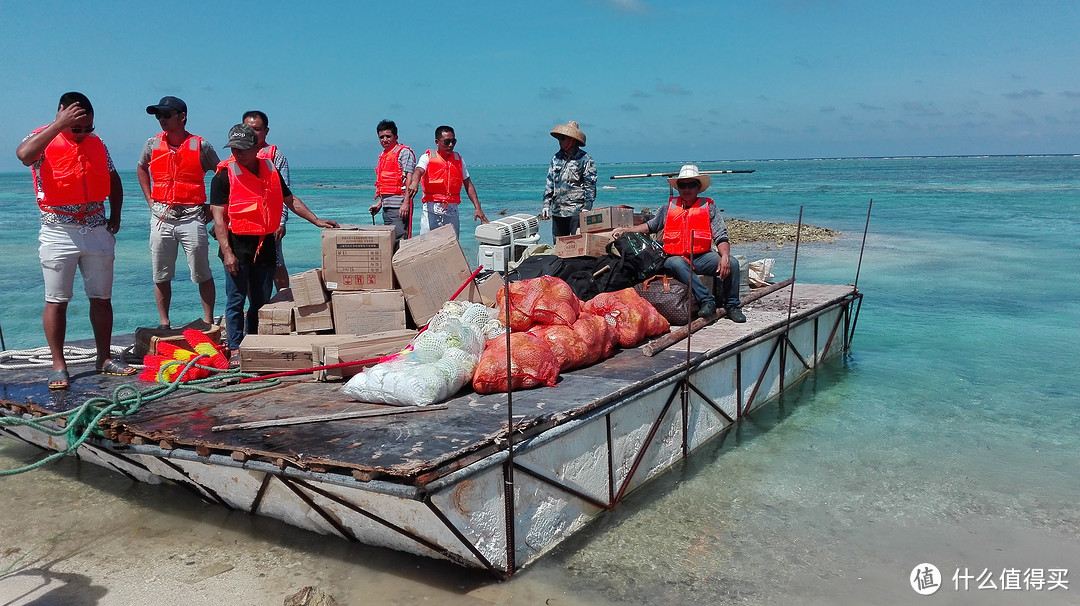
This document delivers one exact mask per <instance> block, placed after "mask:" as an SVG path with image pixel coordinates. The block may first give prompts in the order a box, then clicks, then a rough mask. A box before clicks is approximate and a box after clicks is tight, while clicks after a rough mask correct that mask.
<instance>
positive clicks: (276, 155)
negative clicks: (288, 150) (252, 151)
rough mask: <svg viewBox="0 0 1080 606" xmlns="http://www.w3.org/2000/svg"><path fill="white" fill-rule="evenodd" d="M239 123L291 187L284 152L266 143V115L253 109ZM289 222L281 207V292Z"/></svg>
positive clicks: (285, 274) (286, 275)
mask: <svg viewBox="0 0 1080 606" xmlns="http://www.w3.org/2000/svg"><path fill="white" fill-rule="evenodd" d="M241 122H243V123H244V124H247V125H248V126H250V127H251V130H253V131H255V134H256V135H258V137H259V143H258V148H259V157H260V158H266V159H267V160H270V161H271V162H273V163H274V166H275V167H276V168H277V169H278V172H279V173H281V178H282V179H284V180H285V185H288V186H289V187H292V181H291V180H290V179H289V159H288V158H286V157H285V152H283V151H281V148H279V147H278V146H276V145H270V144H269V143H267V142H266V134H267V133H269V132H270V118H268V117H266V114H265V113H263V112H261V111H259V110H257V109H253V110H250V111H246V112H244V116H243V118H242V119H241ZM288 222H289V209H288V207H285V206H282V207H281V226H280V227H278V230H277V232H276V234H275V235H276V236H277V241H278V248H277V268H276V269H275V270H274V287H275V288H277V289H278V291H281V289H283V288H288V287H289V269H288V268H287V267H285V254H284V247H283V246H282V245H281V239H282V238H284V237H285V224H286V223H288Z"/></svg>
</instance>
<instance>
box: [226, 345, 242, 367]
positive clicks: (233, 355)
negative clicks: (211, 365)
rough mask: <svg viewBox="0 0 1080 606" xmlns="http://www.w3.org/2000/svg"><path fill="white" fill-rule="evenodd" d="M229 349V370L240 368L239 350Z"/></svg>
mask: <svg viewBox="0 0 1080 606" xmlns="http://www.w3.org/2000/svg"><path fill="white" fill-rule="evenodd" d="M228 351H229V370H240V350H239V349H231V350H228Z"/></svg>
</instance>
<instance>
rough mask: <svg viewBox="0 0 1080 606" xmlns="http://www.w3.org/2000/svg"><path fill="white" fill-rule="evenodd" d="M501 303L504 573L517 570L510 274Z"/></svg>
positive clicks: (509, 573)
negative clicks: (503, 342) (503, 337)
mask: <svg viewBox="0 0 1080 606" xmlns="http://www.w3.org/2000/svg"><path fill="white" fill-rule="evenodd" d="M503 301H505V302H506V467H505V468H504V471H503V491H504V492H503V505H504V511H503V516H504V517H505V518H506V573H507V574H508V575H513V574H514V569H516V568H517V565H516V558H517V546H516V543H517V540H516V539H515V537H514V527H515V517H516V512H515V510H516V507H515V505H514V395H513V394H514V389H513V380H514V379H513V377H512V376H511V373H510V368H511V366H510V303H511V301H510V274H509V272H507V273H504V274H503Z"/></svg>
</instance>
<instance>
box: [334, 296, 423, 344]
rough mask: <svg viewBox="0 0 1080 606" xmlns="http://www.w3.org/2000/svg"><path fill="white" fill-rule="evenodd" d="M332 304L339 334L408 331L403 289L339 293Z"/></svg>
mask: <svg viewBox="0 0 1080 606" xmlns="http://www.w3.org/2000/svg"><path fill="white" fill-rule="evenodd" d="M331 303H332V307H333V309H334V326H335V327H336V332H337V333H338V334H350V335H367V334H371V333H375V332H383V331H387V330H396V329H403V328H405V298H404V297H403V296H402V294H401V291H400V290H359V291H342V290H338V291H334V295H333V297H332V298H331Z"/></svg>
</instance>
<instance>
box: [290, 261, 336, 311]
mask: <svg viewBox="0 0 1080 606" xmlns="http://www.w3.org/2000/svg"><path fill="white" fill-rule="evenodd" d="M289 290H291V291H292V300H293V302H294V303H296V306H297V307H307V306H309V305H319V304H320V303H326V301H327V300H328V299H327V296H326V289H325V288H323V279H322V270H319V269H309V270H308V271H305V272H301V273H298V274H292V275H291V276H289Z"/></svg>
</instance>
